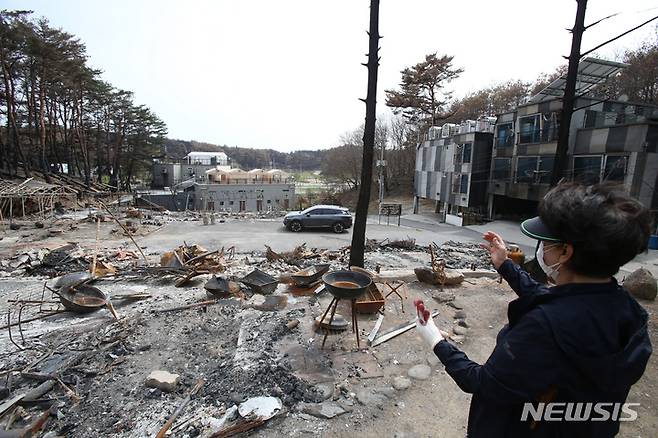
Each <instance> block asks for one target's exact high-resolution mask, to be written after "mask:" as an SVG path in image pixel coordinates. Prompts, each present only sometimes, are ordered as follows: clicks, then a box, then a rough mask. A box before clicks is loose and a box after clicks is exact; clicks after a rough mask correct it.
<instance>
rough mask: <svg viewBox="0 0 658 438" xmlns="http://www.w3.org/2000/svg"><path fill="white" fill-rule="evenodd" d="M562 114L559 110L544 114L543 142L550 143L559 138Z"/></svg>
mask: <svg viewBox="0 0 658 438" xmlns="http://www.w3.org/2000/svg"><path fill="white" fill-rule="evenodd" d="M559 117H560V114H559V113H557V112H552V113H545V114H542V119H543V126H542V129H541V141H542V143H549V142H552V141H555V140H557V136H558V128H559V126H560V123H559Z"/></svg>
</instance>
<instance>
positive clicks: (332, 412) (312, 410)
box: [301, 401, 347, 419]
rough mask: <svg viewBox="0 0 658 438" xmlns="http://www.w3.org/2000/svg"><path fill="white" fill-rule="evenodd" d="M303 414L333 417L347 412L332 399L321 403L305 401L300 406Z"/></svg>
mask: <svg viewBox="0 0 658 438" xmlns="http://www.w3.org/2000/svg"><path fill="white" fill-rule="evenodd" d="M301 411H302V412H303V413H305V414H308V415H312V416H314V417H317V418H326V419H330V418H334V417H337V416H339V415H342V414H344V413H345V412H347V411H346V410H345V409H343V408H342V407H341V406H340V405H339V404H338V403H334V402H332V401H325V402H322V403H307V404H304V405H303V406H302V408H301Z"/></svg>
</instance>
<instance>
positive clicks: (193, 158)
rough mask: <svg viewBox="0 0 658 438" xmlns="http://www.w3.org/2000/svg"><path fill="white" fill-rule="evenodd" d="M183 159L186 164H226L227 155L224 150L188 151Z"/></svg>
mask: <svg viewBox="0 0 658 438" xmlns="http://www.w3.org/2000/svg"><path fill="white" fill-rule="evenodd" d="M185 161H186V162H187V164H197V165H198V164H203V165H213V166H227V165H228V156H227V155H226V154H225V153H224V152H190V153H189V154H187V155H186V156H185Z"/></svg>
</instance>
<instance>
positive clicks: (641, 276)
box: [622, 268, 658, 301]
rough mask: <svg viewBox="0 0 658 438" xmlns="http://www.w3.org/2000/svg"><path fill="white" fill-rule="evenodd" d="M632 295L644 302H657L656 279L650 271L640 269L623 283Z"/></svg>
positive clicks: (657, 286) (657, 287) (657, 289)
mask: <svg viewBox="0 0 658 438" xmlns="http://www.w3.org/2000/svg"><path fill="white" fill-rule="evenodd" d="M622 285H623V286H624V289H626V290H627V291H628V293H630V294H631V295H633V296H634V297H636V298H640V299H642V300H651V301H653V300H655V299H656V294H657V293H658V284H657V283H656V279H655V278H654V276H653V275H652V274H651V272H649V271H648V270H646V269H644V268H639V269H636V270H635V271H633V272H632V273H631V274H630V275H629V276H628V277H626V278H625V279H624V282H623V283H622Z"/></svg>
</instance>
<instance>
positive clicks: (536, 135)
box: [517, 126, 558, 144]
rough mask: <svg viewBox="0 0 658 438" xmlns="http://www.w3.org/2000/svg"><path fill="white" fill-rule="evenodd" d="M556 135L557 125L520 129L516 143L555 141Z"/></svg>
mask: <svg viewBox="0 0 658 438" xmlns="http://www.w3.org/2000/svg"><path fill="white" fill-rule="evenodd" d="M557 137H558V128H557V126H556V127H554V128H548V129H533V130H527V131H520V132H519V133H518V135H517V138H518V144H533V143H553V142H556V141H557Z"/></svg>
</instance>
